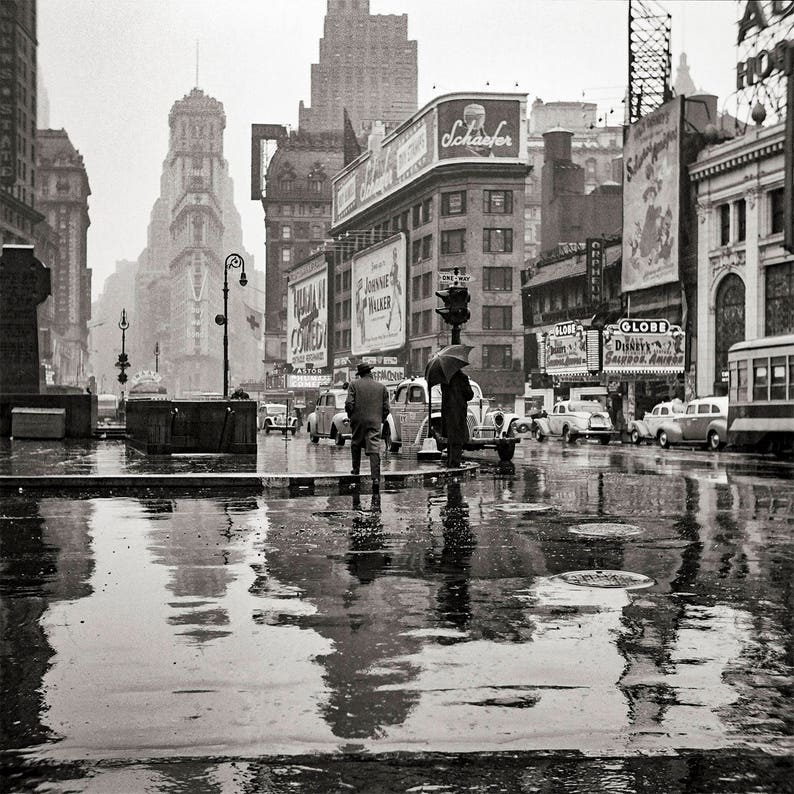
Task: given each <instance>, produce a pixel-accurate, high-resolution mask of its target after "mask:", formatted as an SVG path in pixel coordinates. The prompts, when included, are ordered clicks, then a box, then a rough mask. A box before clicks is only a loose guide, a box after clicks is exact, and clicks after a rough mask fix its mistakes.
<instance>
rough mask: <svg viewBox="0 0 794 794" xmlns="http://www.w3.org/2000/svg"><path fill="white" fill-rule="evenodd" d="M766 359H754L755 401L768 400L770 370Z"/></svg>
mask: <svg viewBox="0 0 794 794" xmlns="http://www.w3.org/2000/svg"><path fill="white" fill-rule="evenodd" d="M768 363H769V362H768V360H767V359H765V358H754V359H753V400H766V399H768V386H769V369H768Z"/></svg>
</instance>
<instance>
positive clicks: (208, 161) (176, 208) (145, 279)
mask: <svg viewBox="0 0 794 794" xmlns="http://www.w3.org/2000/svg"><path fill="white" fill-rule="evenodd" d="M168 124H169V128H170V135H169V146H168V154H167V155H166V159H165V161H164V163H163V173H162V176H161V180H160V196H159V198H158V199H157V201H156V202H155V204H154V207H153V208H152V214H151V221H150V224H149V233H148V244H147V247H146V249H144V251H143V253H142V254H141V256H140V258H139V259H138V269H137V274H136V299H135V313H134V314H133V315H132V316H130V332H129V338H130V342H131V344H130V347H131V353H130V361H131V363H132V371H133V372H135V371H136V370H137V369H152V368H153V366H154V352H153V351H154V348H155V345H158V346H159V350H160V372H161V373H162V374H163V375H164V378H165V381H166V384H167V387H168V391H169V393H172V394H176V395H184V394H186V393H188V392H220V391H221V390H222V385H223V363H222V361H223V327H222V326H220V325H218V324H217V323H216V321H215V317H216V315H219V314H220V315H222V314H223V281H224V267H225V265H224V262H225V259H226V257H227V256H228V255H229V254H230V253H239V254H241V255H242V256H243V258H244V259H245V262H246V266H247V268H248V269H249V270H250V271H253V264H254V263H253V259H252V258H251V256H250V255H249V254H247V253H246V252H245V251H244V250H243V249H242V226H241V222H240V214H239V213H238V212H237V209H236V208H235V206H234V201H233V185H232V180H231V178H230V176H229V168H228V163H227V162H226V160H225V159H224V157H223V132H224V128H225V127H226V115H225V113H224V110H223V105H222V104H221V103H220V102H219V101H218V100H216V99H214V98H212V97H210V96H207V95H206V94H205V93H204V92H203V91H202V90H201V89H199V88H194V89H193V90H192V91H191V92H190V93H189V94H188V95H186V96H185V97H183V98H182V99H181V100H178V101H177V102H175V103H174V105H173V107H172V108H171V112H170V114H169V116H168ZM239 276H240V271H239V270H238V271H232V272H230V274H229V312H228V316H229V324H228V334H229V362H230V367H229V370H230V377H229V383H230V386H231V387H232V388H234V386H235V385H236V384H238V383H239V382H241V381H243V380H250V379H252V378H254V377H258V376H259V375H260V373H261V367H262V365H261V360H262V352H261V303H262V300H261V294H260V293H258V292H257V291H256V290H255V289H253V286H249V287H248V291H245V288H243V287H241V286H240V285H239V283H237V281H238V279H239ZM257 307H259V308H257ZM249 317H250V318H253V319H252V320H249ZM136 326H137V327H136Z"/></svg>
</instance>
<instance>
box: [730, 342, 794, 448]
mask: <svg viewBox="0 0 794 794" xmlns="http://www.w3.org/2000/svg"><path fill="white" fill-rule="evenodd" d="M728 371H729V377H730V383H729V393H728V397H729V408H728V442H729V444H730V445H731V446H732V447H734V448H745V449H754V450H756V451H758V452H772V453H775V454H777V455H789V456H790V455H792V454H793V453H794V334H787V335H785V336H767V337H763V338H761V339H753V340H752V341H749V342H739V343H737V344H735V345H733V346H732V347H731V349H730V350H729V351H728Z"/></svg>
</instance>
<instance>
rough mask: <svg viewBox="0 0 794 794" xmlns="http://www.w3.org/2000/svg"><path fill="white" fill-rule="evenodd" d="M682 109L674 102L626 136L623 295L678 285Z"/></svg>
mask: <svg viewBox="0 0 794 794" xmlns="http://www.w3.org/2000/svg"><path fill="white" fill-rule="evenodd" d="M683 109H684V103H683V97H680V96H679V97H676V98H675V99H673V100H672V101H670V102H667V103H665V104H664V105H662V106H661V107H660V108H658V109H657V110H655V111H654V112H653V113H649V114H648V115H647V116H644V117H643V118H641V119H640V120H639V121H638V122H637V123H636V124H632V125H631V126H630V127H629V128H628V130H627V132H626V140H625V142H624V146H623V159H624V182H623V276H622V285H621V286H622V289H623V291H624V292H630V291H632V290H637V289H644V288H646V287H653V286H656V285H658V284H668V283H670V282H673V281H678V252H679V246H680V236H679V234H680V200H681V195H680V194H681V190H680V182H681V180H680V175H681V137H682V127H683V112H684V110H683Z"/></svg>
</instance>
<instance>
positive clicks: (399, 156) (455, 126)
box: [331, 94, 527, 225]
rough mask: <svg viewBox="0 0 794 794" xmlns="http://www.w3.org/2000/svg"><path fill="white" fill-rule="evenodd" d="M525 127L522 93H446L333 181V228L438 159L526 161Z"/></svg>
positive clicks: (422, 171)
mask: <svg viewBox="0 0 794 794" xmlns="http://www.w3.org/2000/svg"><path fill="white" fill-rule="evenodd" d="M526 126H527V124H526V95H523V94H451V95H447V96H446V97H441V98H439V99H436V100H434V101H433V102H431V103H430V104H428V105H426V106H425V107H424V108H422V109H421V110H420V111H418V112H417V113H416V115H415V116H413V117H412V118H411V119H409V120H408V121H406V122H405V123H404V124H403V125H402V126H400V127H398V128H397V130H395V131H394V132H393V133H390V134H389V135H387V136H386V137H385V138H384V139H383V141H382V142H381V144H380V145H379V146H375V147H374V148H373V149H371V150H370V151H369V152H367V153H366V154H364V155H362V156H361V157H360V158H359V159H358V160H355V161H354V162H353V163H351V164H350V166H349V167H347V168H345V169H343V170H342V172H341V173H340V174H339V175H338V176H337V177H335V178H334V181H333V190H332V193H333V202H332V210H331V214H332V225H336V224H338V223H341V222H342V221H344V220H346V219H348V218H350V217H352V216H353V215H355V214H356V213H358V212H360V211H361V210H363V209H366V208H367V207H369V206H370V205H372V204H374V203H375V202H376V201H379V200H380V199H382V198H384V197H385V196H388V195H390V194H391V193H394V192H395V191H396V190H398V189H399V188H401V187H402V186H403V185H405V184H406V183H407V182H409V181H410V180H412V179H414V178H415V177H417V176H419V175H420V174H423V173H425V172H426V171H429V170H430V169H431V168H433V167H434V166H435V165H436V164H438V162H439V161H440V160H448V159H452V158H458V159H469V160H471V159H472V158H491V159H493V158H505V159H511V160H513V161H515V160H519V159H523V160H525V159H526Z"/></svg>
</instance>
